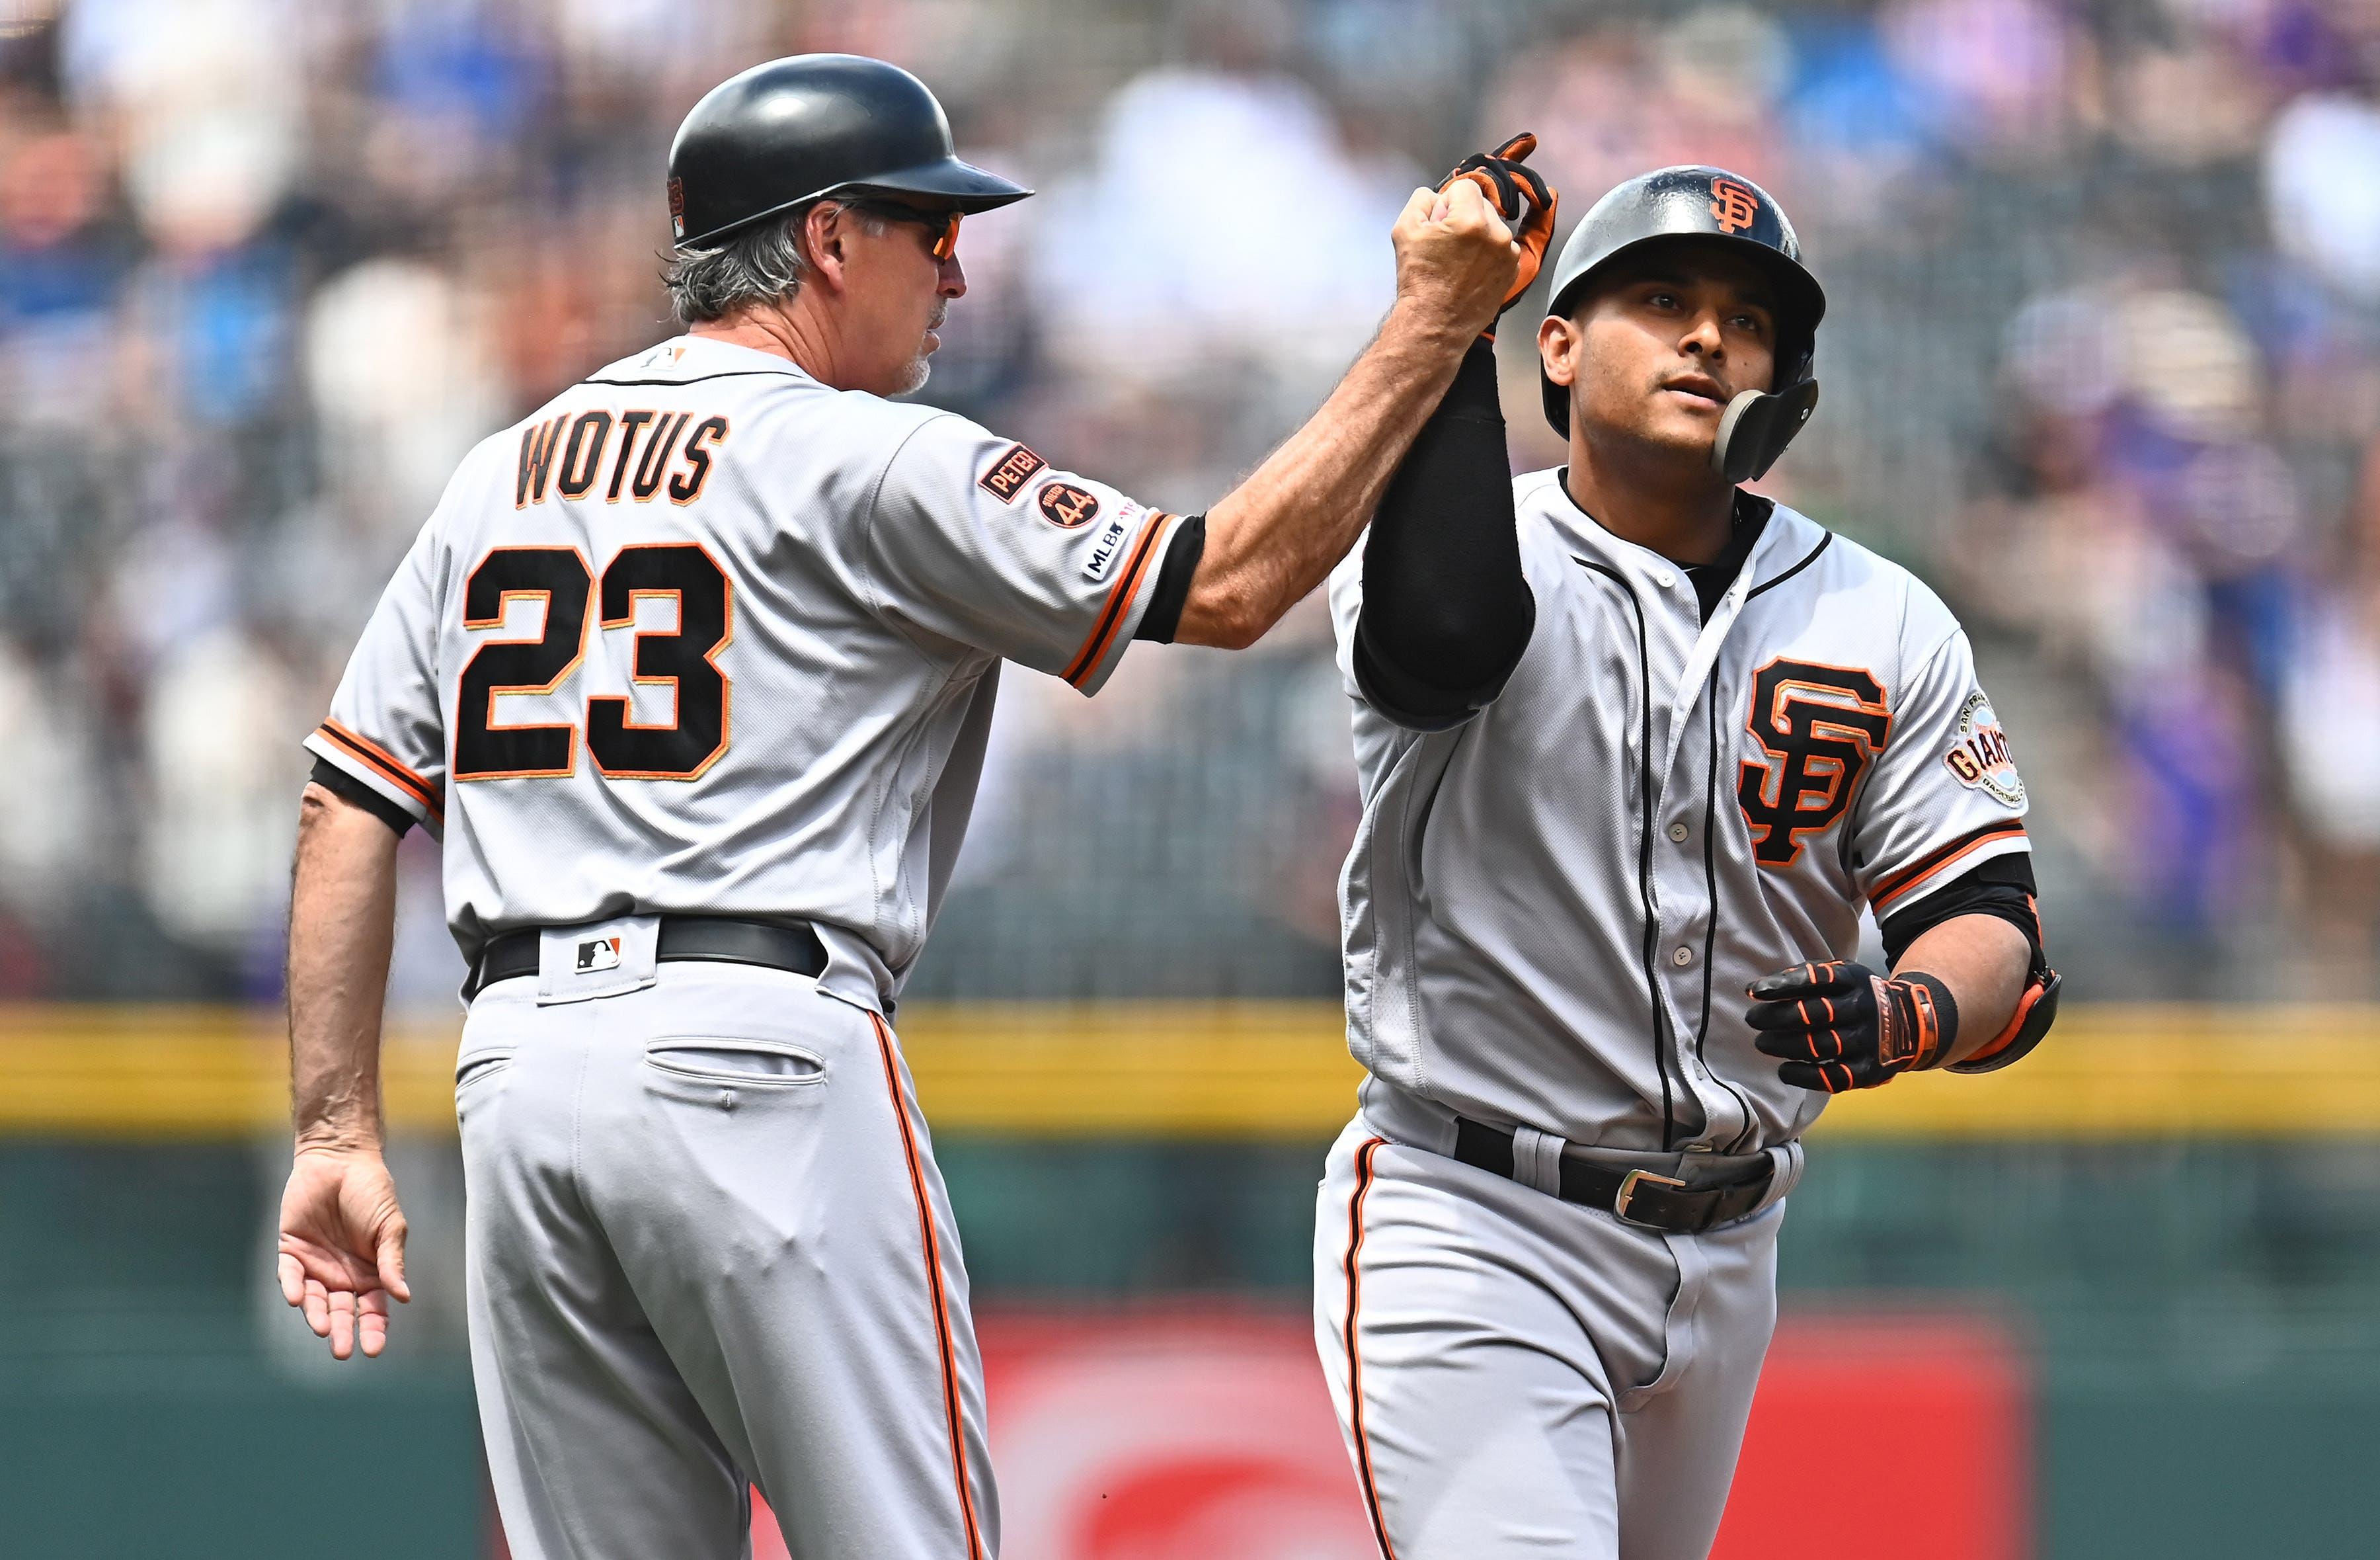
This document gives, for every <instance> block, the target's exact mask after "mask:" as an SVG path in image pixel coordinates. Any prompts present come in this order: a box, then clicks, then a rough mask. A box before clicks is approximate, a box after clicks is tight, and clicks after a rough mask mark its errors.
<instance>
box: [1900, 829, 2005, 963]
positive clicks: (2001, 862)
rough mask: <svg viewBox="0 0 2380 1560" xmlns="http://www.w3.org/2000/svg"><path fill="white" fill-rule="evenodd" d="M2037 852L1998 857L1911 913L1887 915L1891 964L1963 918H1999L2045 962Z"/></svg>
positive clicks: (1964, 874) (1930, 896) (1920, 903)
mask: <svg viewBox="0 0 2380 1560" xmlns="http://www.w3.org/2000/svg"><path fill="white" fill-rule="evenodd" d="M2035 892H2036V891H2035V890H2034V883H2033V853H2032V852H2031V851H2019V852H2016V853H2015V854H2012V855H2008V856H1995V857H1993V858H1992V859H1990V860H1988V861H1986V862H1985V863H1984V864H1983V865H1981V866H1979V867H1975V868H1973V869H1972V870H1971V871H1966V872H1962V873H1961V874H1960V875H1959V876H1958V877H1956V878H1954V879H1952V880H1951V881H1950V882H1949V884H1945V885H1944V886H1942V887H1940V888H1937V889H1936V890H1935V891H1934V892H1933V893H1931V894H1928V895H1927V896H1925V898H1923V899H1921V900H1919V901H1918V902H1917V903H1916V904H1914V905H1912V906H1910V907H1909V908H1907V909H1905V910H1896V911H1894V912H1893V913H1892V914H1891V915H1889V916H1887V917H1886V918H1885V920H1884V924H1883V925H1882V926H1881V927H1879V928H1878V929H1877V930H1879V931H1881V932H1883V933H1884V952H1885V957H1886V959H1887V961H1888V965H1898V964H1899V963H1900V956H1901V955H1902V954H1905V953H1907V952H1908V951H1909V945H1911V944H1912V943H1914V942H1916V941H1917V939H1918V938H1920V937H1923V936H1925V933H1927V932H1931V931H1933V930H1934V929H1935V928H1936V927H1937V926H1939V925H1941V924H1942V923H1943V922H1944V921H1946V920H1955V919H1956V918H1958V917H1960V916H1997V917H1998V919H2000V920H2004V921H2007V922H2008V923H2009V924H2010V926H2013V927H2015V928H2016V929H2017V930H2018V931H2019V932H2023V933H2024V940H2025V943H2026V945H2028V946H2030V947H2031V948H2032V949H2033V962H2034V966H2035V967H2039V966H2040V965H2041V962H2042V949H2041V917H2040V915H2039V914H2038V913H2037V912H2036V911H2035V910H2034V897H2035Z"/></svg>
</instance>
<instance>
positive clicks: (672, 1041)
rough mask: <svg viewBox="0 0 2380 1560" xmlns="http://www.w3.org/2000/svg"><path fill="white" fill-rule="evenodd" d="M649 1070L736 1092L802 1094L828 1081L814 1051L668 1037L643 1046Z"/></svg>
mask: <svg viewBox="0 0 2380 1560" xmlns="http://www.w3.org/2000/svg"><path fill="white" fill-rule="evenodd" d="M645 1065H646V1066H649V1067H651V1068H653V1069H654V1070H655V1071H657V1072H664V1073H668V1074H669V1075H670V1076H671V1077H673V1078H683V1079H692V1080H693V1081H695V1082H697V1083H722V1084H727V1085H731V1086H733V1087H736V1088H761V1089H798V1088H801V1087H804V1086H805V1085H808V1084H815V1083H824V1082H825V1081H826V1063H825V1061H824V1060H823V1059H821V1058H820V1056H819V1054H818V1053H817V1052H815V1051H809V1050H806V1049H804V1048H803V1047H801V1046H798V1045H795V1044H792V1043H791V1042H786V1041H781V1040H742V1039H735V1038H731V1037H727V1036H720V1035H670V1036H668V1037H666V1038H664V1039H661V1040H656V1041H654V1042H651V1043H650V1044H648V1045H647V1046H646V1047H645Z"/></svg>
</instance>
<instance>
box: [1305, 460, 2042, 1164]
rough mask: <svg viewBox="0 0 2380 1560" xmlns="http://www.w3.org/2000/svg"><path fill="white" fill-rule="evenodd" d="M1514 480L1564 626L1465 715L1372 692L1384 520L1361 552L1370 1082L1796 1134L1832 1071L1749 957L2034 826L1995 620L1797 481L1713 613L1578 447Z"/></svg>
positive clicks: (1918, 883) (1389, 1095)
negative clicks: (1758, 1031) (1797, 502)
mask: <svg viewBox="0 0 2380 1560" xmlns="http://www.w3.org/2000/svg"><path fill="white" fill-rule="evenodd" d="M1515 489H1516V506H1517V509H1518V521H1519V526H1520V539H1521V553H1522V562H1523V567H1524V570H1525V572H1526V575H1527V579H1528V582H1529V588H1530V590H1531V591H1532V592H1534V594H1535V595H1536V603H1537V621H1536V631H1535V633H1534V635H1533V636H1532V638H1531V640H1530V641H1529V645H1528V648H1527V651H1526V652H1525V653H1524V655H1523V656H1522V659H1521V661H1520V664H1519V665H1518V667H1517V668H1516V669H1515V670H1514V672H1513V673H1512V678H1511V680H1510V681H1509V682H1508V683H1507V685H1506V686H1505V688H1504V689H1503V691H1502V693H1501V695H1500V697H1498V698H1497V699H1496V700H1495V701H1493V702H1492V703H1491V704H1490V705H1488V707H1487V708H1486V709H1484V710H1482V711H1480V712H1478V713H1476V714H1475V716H1473V717H1472V718H1471V719H1469V720H1468V721H1465V722H1463V723H1462V724H1460V725H1455V726H1453V727H1452V728H1451V729H1446V730H1438V731H1415V730H1408V729H1405V728H1404V727H1403V726H1400V725H1397V724H1396V723H1395V722H1393V721H1391V720H1390V718H1388V717H1387V716H1386V715H1384V714H1382V713H1380V712H1379V711H1378V710H1377V709H1375V708H1374V707H1373V706H1372V705H1371V704H1370V703H1369V702H1368V701H1366V699H1365V697H1364V693H1363V690H1362V689H1360V688H1359V687H1358V686H1357V681H1356V678H1355V675H1354V664H1353V651H1352V646H1353V642H1354V631H1355V625H1356V620H1357V616H1358V615H1359V613H1360V611H1361V607H1362V589H1363V587H1362V581H1363V569H1362V555H1361V552H1360V550H1359V551H1358V553H1357V554H1356V555H1354V556H1352V557H1350V558H1349V559H1348V560H1347V561H1346V562H1345V563H1343V564H1342V565H1341V567H1340V568H1339V569H1338V571H1337V573H1336V574H1335V575H1334V576H1333V577H1332V583H1331V606H1332V615H1333V620H1334V623H1335V625H1336V628H1337V633H1338V640H1339V656H1340V665H1341V669H1342V674H1343V675H1344V676H1345V680H1346V687H1347V689H1348V692H1349V693H1350V694H1351V695H1352V696H1353V697H1354V701H1355V710H1354V728H1355V750H1356V758H1357V763H1358V768H1359V770H1360V772H1361V783H1362V787H1363V795H1364V803H1365V806H1364V817H1363V823H1362V825H1361V828H1360V830H1359V832H1358V834H1357V836H1356V840H1355V846H1354V851H1353V852H1352V853H1351V855H1350V856H1349V858H1348V861H1347V867H1346V871H1345V874H1344V876H1343V879H1342V919H1343V930H1344V938H1345V945H1346V966H1347V1021H1348V1032H1349V1036H1350V1042H1351V1045H1352V1048H1353V1050H1354V1054H1355V1056H1356V1058H1357V1059H1358V1060H1359V1061H1361V1062H1362V1063H1363V1064H1364V1065H1365V1066H1366V1067H1367V1068H1368V1069H1369V1070H1370V1072H1371V1075H1372V1077H1371V1079H1369V1080H1368V1081H1367V1083H1366V1109H1367V1111H1371V1112H1373V1113H1374V1114H1375V1115H1382V1114H1383V1113H1386V1115H1384V1116H1383V1118H1392V1117H1393V1110H1394V1105H1395V1103H1396V1100H1395V1096H1397V1095H1403V1096H1407V1097H1412V1098H1417V1099H1418V1100H1420V1101H1424V1102H1427V1103H1429V1104H1431V1105H1434V1106H1436V1107H1439V1112H1440V1113H1441V1114H1442V1112H1443V1111H1448V1110H1451V1111H1453V1112H1455V1113H1458V1114H1460V1115H1467V1116H1471V1117H1474V1118H1475V1119H1478V1120H1481V1121H1485V1122H1488V1123H1490V1124H1494V1125H1499V1126H1502V1127H1514V1126H1524V1127H1532V1128H1535V1129H1537V1130H1539V1131H1542V1132H1546V1133H1550V1134H1553V1135H1555V1136H1556V1137H1559V1138H1560V1139H1562V1140H1566V1141H1570V1142H1578V1143H1593V1144H1598V1145H1602V1146H1605V1147H1608V1148H1614V1149H1626V1150H1657V1151H1666V1150H1695V1151H1707V1152H1716V1153H1726V1154H1741V1153H1748V1152H1755V1151H1757V1150H1761V1149H1766V1148H1768V1147H1770V1146H1772V1145H1779V1144H1786V1143H1790V1142H1791V1141H1792V1140H1795V1139H1797V1138H1798V1137H1799V1136H1800V1135H1801V1133H1802V1132H1803V1129H1804V1128H1805V1127H1808V1126H1809V1125H1810V1123H1811V1122H1812V1121H1814V1120H1815V1119H1816V1117H1817V1115H1818V1113H1819V1111H1820V1110H1821V1109H1822V1108H1823V1106H1824V1104H1825V1097H1824V1096H1823V1095H1820V1094H1816V1093H1813V1092H1811V1091H1805V1090H1802V1089H1797V1088H1793V1087H1791V1086H1790V1085H1788V1084H1785V1083H1782V1082H1780V1081H1779V1079H1778V1077H1777V1064H1776V1063H1775V1062H1774V1061H1772V1060H1771V1059H1769V1058H1768V1057H1767V1056H1764V1055H1762V1054H1759V1053H1758V1052H1757V1051H1755V1049H1754V1048H1753V1043H1752V1038H1753V1037H1752V1031H1751V1030H1750V1029H1749V1027H1748V1026H1746V1025H1745V1024H1744V1022H1743V1017H1742V1014H1743V1006H1744V988H1745V986H1746V985H1747V984H1748V983H1749V982H1751V981H1754V980H1755V979H1757V978H1759V977H1760V976H1763V975H1767V974H1769V973H1772V972H1774V971H1776V970H1779V969H1786V968H1788V967H1790V966H1792V965H1796V964H1800V963H1802V962H1803V961H1805V960H1822V959H1828V958H1848V957H1852V956H1853V955H1854V953H1855V951H1856V949H1857V946H1858V942H1859V932H1860V910H1861V907H1862V906H1863V905H1867V906H1872V907H1874V908H1875V909H1876V911H1877V912H1878V913H1886V912H1889V911H1893V910H1897V909H1900V908H1901V907H1903V906H1906V905H1912V904H1915V903H1917V902H1919V901H1920V900H1922V899H1923V898H1924V897H1925V896H1926V895H1927V894H1928V893H1930V892H1932V891H1933V890H1934V889H1936V888H1938V887H1940V886H1942V885H1944V884H1948V883H1949V882H1950V881H1951V880H1952V879H1953V878H1955V877H1956V876H1957V875H1959V873H1961V872H1962V871H1966V870H1967V869H1968V868H1970V867H1972V866H1973V865H1975V864H1976V863H1978V862H1981V861H1983V860H1985V859H1988V858H1990V857H1993V856H1997V855H2002V854H2006V853H2010V852H2014V851H2022V850H2024V849H2026V848H2027V843H2026V839H2025V833H2024V813H2025V795H2024V787H2023V785H2022V781H2021V780H2020V779H2019V778H2018V776H2017V773H2016V770H2015V767H2014V764H2013V762H2011V760H2010V753H2009V749H2008V743H2007V740H2006V737H2004V736H2003V734H2002V732H2001V730H2000V727H1999V724H1998V717H1997V716H1996V715H1995V714H1994V713H1993V710H1992V706H1991V702H1990V701H1989V699H1988V698H1986V697H1985V693H1984V691H1983V689H1982V688H1981V687H1980V686H1979V685H1978V684H1977V682H1976V678H1975V669H1974V664H1973V656H1972V654H1971V652H1970V650H1969V647H1968V643H1967V640H1966V636H1965V635H1964V634H1963V633H1961V630H1960V628H1959V626H1958V624H1957V622H1956V621H1955V620H1954V619H1953V618H1952V617H1951V615H1950V613H1949V609H1948V608H1946V607H1945V606H1944V605H1943V604H1942V603H1941V601H1940V600H1939V599H1938V598H1937V597H1936V596H1935V594H1934V593H1933V592H1932V591H1929V590H1927V589H1926V588H1925V586H1924V585H1923V584H1921V583H1919V582H1918V581H1917V580H1916V579H1914V578H1913V577H1912V576H1911V575H1910V574H1909V573H1908V572H1907V571H1906V570H1904V569H1901V568H1900V567H1897V566H1895V565H1893V564H1891V563H1888V562H1887V561H1886V560H1884V559H1883V558H1880V557H1878V556H1877V555H1875V554H1874V553H1871V552H1869V551H1868V550H1867V549H1866V548H1864V547H1861V546H1859V545H1857V544H1856V543H1853V542H1848V541H1845V540H1843V539H1842V538H1840V537H1839V536H1835V535H1832V534H1830V533H1829V532H1828V531H1827V530H1824V529H1822V528H1821V527H1819V526H1818V525H1817V524H1815V522H1813V521H1812V520H1810V519H1808V518H1805V517H1803V516H1802V515H1799V514H1797V513H1795V512H1794V511H1792V510H1791V509H1788V508H1785V507H1783V506H1779V507H1778V508H1777V509H1776V511H1775V513H1774V514H1773V515H1772V516H1771V517H1770V518H1769V520H1768V523H1767V529H1766V530H1765V531H1764V533H1763V534H1762V536H1761V538H1760V540H1759V542H1758V543H1757V545H1756V546H1755V549H1754V551H1753V553H1752V555H1751V557H1750V559H1749V561H1748V562H1747V563H1746V565H1745V567H1744V568H1743V570H1742V572H1741V574H1740V575H1739V576H1738V578H1737V579H1735V581H1734V583H1733V584H1732V585H1731V586H1730V588H1729V590H1728V591H1727V592H1726V594H1725V596H1724V598H1723V599H1722V600H1721V601H1720V603H1719V604H1718V608H1717V610H1716V611H1715V612H1713V613H1712V615H1711V616H1710V620H1709V622H1708V623H1707V624H1706V623H1705V622H1704V621H1703V619H1702V615H1701V610H1700V606H1699V603H1697V601H1696V598H1695V593H1694V586H1693V583H1692V581H1690V580H1689V579H1687V578H1686V577H1685V571H1684V570H1683V569H1682V568H1681V567H1678V566H1677V565H1676V564H1673V563H1671V562H1670V561H1669V560H1668V559H1666V558H1663V557H1661V556H1660V555H1658V554H1656V553H1654V552H1652V551H1650V550H1648V549H1646V548H1644V547H1640V546H1637V545H1635V544H1633V543H1632V542H1625V541H1622V540H1621V539H1620V538H1618V537H1616V536H1614V535H1612V534H1611V533H1610V532H1609V531H1607V530H1604V529H1603V528H1602V527H1601V526H1599V525H1597V523H1596V522H1595V521H1594V520H1593V519H1592V518H1589V517H1588V516H1586V515H1585V513H1583V512H1582V511H1581V510H1580V509H1579V507H1578V506H1577V505H1576V504H1574V503H1573V501H1572V500H1571V498H1570V496H1569V494H1568V493H1567V492H1566V491H1565V489H1564V488H1563V487H1562V485H1561V482H1560V480H1559V473H1558V472H1555V471H1540V472H1536V473H1534V474H1532V475H1528V476H1524V477H1522V478H1520V479H1518V480H1517V481H1516V484H1515ZM1384 1091H1385V1092H1384Z"/></svg>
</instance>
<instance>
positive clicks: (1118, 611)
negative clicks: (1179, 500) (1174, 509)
mask: <svg viewBox="0 0 2380 1560" xmlns="http://www.w3.org/2000/svg"><path fill="white" fill-rule="evenodd" d="M1172 522H1173V517H1172V515H1169V514H1166V513H1164V512H1163V511H1162V510H1160V511H1159V512H1158V513H1156V514H1155V515H1153V516H1151V517H1150V518H1149V521H1148V523H1147V525H1144V526H1143V527H1141V530H1140V540H1139V541H1138V542H1135V543H1134V544H1133V550H1132V559H1131V561H1130V562H1129V563H1127V564H1125V565H1124V570H1123V574H1122V575H1120V576H1118V577H1117V579H1116V582H1115V585H1114V587H1113V588H1112V589H1111V590H1110V591H1108V603H1107V605H1106V606H1105V607H1103V608H1101V609H1100V611H1099V622H1098V623H1097V624H1096V625H1094V626H1093V628H1092V629H1091V637H1090V638H1089V639H1087V640H1084V641H1083V648H1082V649H1080V650H1078V651H1076V652H1075V659H1074V660H1073V661H1072V662H1070V663H1068V664H1067V666H1066V669H1065V670H1064V671H1062V672H1061V673H1059V674H1058V675H1059V676H1062V677H1063V678H1064V679H1065V680H1066V681H1068V682H1070V683H1072V684H1074V685H1075V687H1076V688H1080V687H1081V686H1082V679H1083V678H1085V677H1087V676H1089V675H1090V674H1091V670H1092V668H1094V667H1096V666H1097V665H1099V662H1100V661H1101V660H1102V659H1103V658H1105V656H1106V655H1107V652H1108V647H1109V646H1110V645H1111V644H1113V643H1114V642H1115V632H1116V630H1117V629H1118V628H1122V627H1123V620H1124V615H1125V612H1126V610H1127V609H1128V608H1129V607H1130V606H1131V605H1132V598H1133V595H1134V592H1135V591H1137V590H1138V589H1139V588H1140V577H1141V574H1142V572H1143V571H1144V570H1146V569H1147V567H1148V560H1149V559H1150V557H1151V556H1153V555H1155V552H1156V542H1157V539H1158V538H1159V537H1160V536H1162V535H1164V534H1165V532H1166V530H1167V529H1168V528H1169V527H1171V526H1172Z"/></svg>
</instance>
